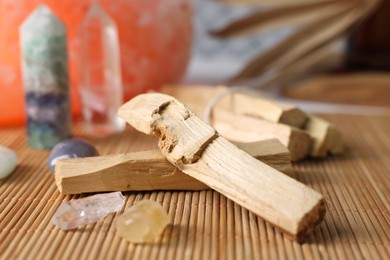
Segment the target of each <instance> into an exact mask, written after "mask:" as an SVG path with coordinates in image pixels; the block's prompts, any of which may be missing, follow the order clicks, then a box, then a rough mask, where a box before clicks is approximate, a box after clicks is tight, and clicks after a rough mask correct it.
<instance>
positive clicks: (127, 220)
mask: <svg viewBox="0 0 390 260" xmlns="http://www.w3.org/2000/svg"><path fill="white" fill-rule="evenodd" d="M168 223H169V221H168V215H167V213H166V212H165V210H164V209H163V207H162V206H161V205H160V204H159V203H157V202H155V201H152V200H143V201H141V202H139V203H137V204H136V205H134V206H132V207H130V208H128V209H127V210H126V211H125V212H124V213H123V214H122V215H121V216H119V217H118V219H117V221H116V229H117V232H118V234H119V235H120V236H121V237H123V238H125V239H126V240H127V241H129V242H133V243H142V242H151V241H153V240H154V239H155V238H157V237H158V236H160V235H161V234H162V232H163V231H164V228H165V227H166V226H167V225H168Z"/></svg>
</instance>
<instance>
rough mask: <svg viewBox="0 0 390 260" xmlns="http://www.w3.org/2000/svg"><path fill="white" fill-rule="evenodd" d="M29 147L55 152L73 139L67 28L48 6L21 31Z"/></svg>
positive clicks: (25, 22)
mask: <svg viewBox="0 0 390 260" xmlns="http://www.w3.org/2000/svg"><path fill="white" fill-rule="evenodd" d="M20 41H21V63H22V72H23V85H24V91H25V100H26V113H27V133H28V143H29V145H30V146H32V147H35V148H43V149H47V148H52V147H53V146H54V145H55V144H57V143H58V142H60V141H62V140H64V139H66V138H69V137H70V135H71V128H72V119H71V113H70V112H71V111H70V99H69V83H68V63H67V46H66V44H67V38H66V28H65V25H64V24H63V23H62V22H61V21H60V20H59V19H58V18H57V16H56V15H55V14H54V13H53V12H52V11H51V10H50V9H49V8H48V7H46V6H45V5H41V6H39V7H38V8H37V9H35V10H34V11H33V13H32V14H31V15H30V16H29V17H28V18H27V19H26V20H25V21H24V22H23V24H22V25H21V27H20Z"/></svg>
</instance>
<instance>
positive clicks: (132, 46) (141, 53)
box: [0, 0, 192, 126]
mask: <svg viewBox="0 0 390 260" xmlns="http://www.w3.org/2000/svg"><path fill="white" fill-rule="evenodd" d="M42 2H44V3H45V4H46V5H47V6H48V7H49V8H50V9H51V10H52V11H53V12H54V13H55V14H56V15H57V16H58V17H59V18H60V19H61V20H62V21H63V22H64V24H65V25H66V26H67V32H68V49H69V54H68V59H69V66H70V68H69V74H70V75H69V76H70V86H71V95H72V109H73V114H74V115H76V114H78V113H79V111H80V102H79V97H78V96H79V93H78V86H79V82H80V78H81V75H80V69H79V52H80V49H79V39H78V36H79V31H78V30H79V27H80V24H81V21H82V20H83V18H84V16H85V15H86V12H87V10H88V8H89V7H90V5H91V3H93V2H94V1H93V0H79V1H74V0H61V1H58V0H45V1H41V0H20V1H14V0H3V1H0V17H1V19H0V50H1V52H0V93H1V94H0V111H1V113H0V126H4V125H16V124H21V123H23V122H24V120H25V108H24V92H23V87H22V80H21V70H20V68H21V65H20V47H19V46H20V44H19V26H20V24H21V23H22V21H23V20H25V19H26V17H27V16H28V15H29V14H30V13H31V12H32V11H33V10H34V9H35V8H36V7H37V6H38V5H39V4H40V3H42ZM99 3H100V5H101V6H102V7H103V8H104V9H105V11H106V12H107V13H108V14H109V15H110V16H111V17H112V18H113V19H114V20H115V22H116V25H117V28H118V34H119V41H120V53H121V69H122V81H123V85H124V86H123V87H124V92H125V93H124V96H125V100H128V99H130V98H131V97H132V96H134V95H137V94H139V93H141V92H144V91H146V90H148V89H156V88H158V87H159V86H161V85H162V84H164V83H171V82H175V81H177V80H178V79H179V78H180V77H181V76H182V75H183V73H184V71H185V69H186V65H187V62H188V59H189V56H190V47H191V41H192V37H191V36H192V26H191V23H192V6H191V0H148V1H139V0H127V1H119V0H101V1H99Z"/></svg>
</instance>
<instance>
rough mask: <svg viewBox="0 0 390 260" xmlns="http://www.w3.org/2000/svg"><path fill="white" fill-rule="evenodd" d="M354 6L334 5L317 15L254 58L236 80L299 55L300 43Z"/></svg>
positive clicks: (318, 33) (315, 34)
mask: <svg viewBox="0 0 390 260" xmlns="http://www.w3.org/2000/svg"><path fill="white" fill-rule="evenodd" d="M352 8H353V6H349V5H346V4H342V5H341V4H340V5H339V6H334V10H332V11H331V12H327V13H323V15H322V16H318V17H317V21H315V22H312V23H311V24H309V25H307V26H305V27H303V28H302V29H301V30H299V31H297V32H296V33H294V34H292V35H291V36H289V37H287V38H286V39H285V40H283V41H281V42H280V43H279V44H277V45H276V46H274V47H273V48H271V49H270V50H269V51H267V52H265V53H261V54H260V55H259V56H258V57H256V58H254V59H253V60H252V61H251V62H249V63H248V64H247V65H246V66H245V67H244V68H243V69H242V70H241V71H240V72H239V73H238V74H237V75H236V76H235V77H234V80H238V79H244V78H251V77H254V76H256V75H260V74H262V73H264V71H265V70H266V69H267V68H270V67H273V68H274V67H275V63H276V62H278V61H279V60H280V59H282V60H283V59H286V58H284V56H287V57H289V55H297V53H296V49H297V48H301V47H300V45H301V44H302V43H303V42H304V41H307V40H308V39H310V38H312V37H316V36H318V35H321V34H322V30H323V28H326V27H328V26H329V25H331V24H332V22H333V21H335V20H338V19H340V18H341V17H343V15H345V14H346V13H347V12H348V11H350V9H352ZM320 37H321V36H320ZM290 53H292V54H290Z"/></svg>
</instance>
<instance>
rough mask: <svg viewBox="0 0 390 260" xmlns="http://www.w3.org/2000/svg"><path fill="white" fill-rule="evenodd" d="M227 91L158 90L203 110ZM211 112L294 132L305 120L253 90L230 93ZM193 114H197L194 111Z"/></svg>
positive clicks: (293, 108)
mask: <svg viewBox="0 0 390 260" xmlns="http://www.w3.org/2000/svg"><path fill="white" fill-rule="evenodd" d="M228 89H229V88H228V87H225V86H216V87H210V86H192V87H174V86H166V87H164V88H163V89H162V92H163V93H165V94H168V95H171V96H174V97H175V98H178V99H179V100H181V101H182V102H184V103H185V104H186V105H188V106H189V107H190V108H192V106H191V104H194V105H196V106H198V107H205V106H206V105H207V103H208V102H210V100H212V99H213V97H215V96H217V95H219V94H221V93H223V92H225V91H227V90H228ZM215 108H219V109H222V110H225V111H226V112H232V113H234V114H238V115H249V116H255V117H260V118H263V119H265V120H268V121H271V122H274V123H282V124H286V125H290V126H294V127H297V128H301V127H303V125H304V124H305V122H306V120H307V116H306V114H305V112H303V111H302V110H300V109H299V108H298V107H297V106H296V105H294V104H288V103H284V102H278V101H276V100H272V99H270V98H267V97H265V96H264V95H261V94H260V93H259V92H258V91H254V90H252V91H250V90H246V91H245V90H243V91H242V92H232V93H230V95H228V96H226V97H225V98H223V99H222V100H221V101H220V102H219V103H218V104H217V106H216V107H215ZM194 112H195V113H196V114H197V112H198V111H194ZM198 115H199V114H198Z"/></svg>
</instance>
